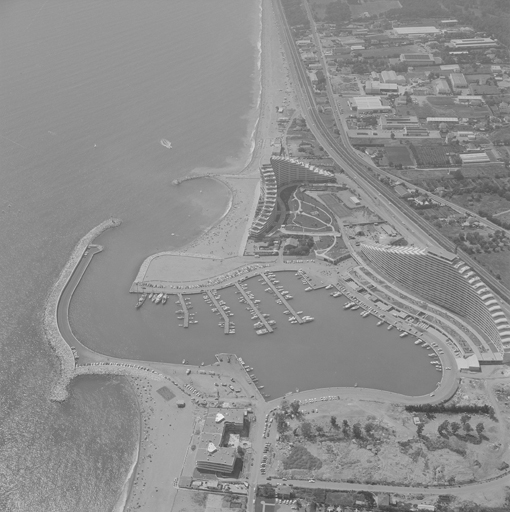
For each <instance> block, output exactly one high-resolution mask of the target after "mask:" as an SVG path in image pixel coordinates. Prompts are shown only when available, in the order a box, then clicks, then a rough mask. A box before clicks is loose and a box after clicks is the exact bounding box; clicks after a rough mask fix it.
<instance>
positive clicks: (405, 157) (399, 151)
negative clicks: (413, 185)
mask: <svg viewBox="0 0 510 512" xmlns="http://www.w3.org/2000/svg"><path fill="white" fill-rule="evenodd" d="M385 153H386V158H387V159H388V163H389V164H390V165H391V164H393V165H398V164H400V165H404V166H406V167H408V166H410V165H414V161H413V159H412V157H411V154H410V153H409V149H408V147H407V146H388V147H386V148H385Z"/></svg>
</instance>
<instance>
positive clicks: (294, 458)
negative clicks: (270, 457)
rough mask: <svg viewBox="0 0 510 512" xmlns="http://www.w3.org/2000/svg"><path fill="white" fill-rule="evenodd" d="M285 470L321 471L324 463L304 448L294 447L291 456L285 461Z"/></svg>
mask: <svg viewBox="0 0 510 512" xmlns="http://www.w3.org/2000/svg"><path fill="white" fill-rule="evenodd" d="M283 467H284V468H285V469H308V470H309V471H311V470H315V469H320V468H321V467H322V462H321V460H320V459H318V458H317V457H315V456H314V455H312V454H311V453H310V452H309V451H308V450H307V449H306V448H305V447H304V446H293V447H292V449H291V451H290V454H289V456H288V457H287V458H286V459H284V460H283Z"/></svg>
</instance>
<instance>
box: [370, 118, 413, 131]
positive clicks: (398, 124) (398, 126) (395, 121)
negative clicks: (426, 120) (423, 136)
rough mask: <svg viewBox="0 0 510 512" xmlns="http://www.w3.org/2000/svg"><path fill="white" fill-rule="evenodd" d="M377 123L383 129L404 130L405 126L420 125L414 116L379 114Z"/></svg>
mask: <svg viewBox="0 0 510 512" xmlns="http://www.w3.org/2000/svg"><path fill="white" fill-rule="evenodd" d="M379 123H380V126H381V128H382V129H383V130H404V128H407V127H413V128H418V127H419V126H420V123H419V121H418V118H417V117H416V116H407V117H406V116H381V117H380V118H379Z"/></svg>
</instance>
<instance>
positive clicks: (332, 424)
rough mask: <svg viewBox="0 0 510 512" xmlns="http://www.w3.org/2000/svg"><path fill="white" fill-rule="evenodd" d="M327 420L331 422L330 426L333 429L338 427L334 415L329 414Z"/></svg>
mask: <svg viewBox="0 0 510 512" xmlns="http://www.w3.org/2000/svg"><path fill="white" fill-rule="evenodd" d="M329 422H330V423H331V427H332V428H334V429H337V428H338V423H337V422H336V416H331V418H329Z"/></svg>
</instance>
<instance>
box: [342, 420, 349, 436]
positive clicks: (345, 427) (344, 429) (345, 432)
mask: <svg viewBox="0 0 510 512" xmlns="http://www.w3.org/2000/svg"><path fill="white" fill-rule="evenodd" d="M342 433H343V435H344V436H345V437H349V436H350V435H351V426H350V425H349V422H348V421H347V420H344V421H342Z"/></svg>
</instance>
